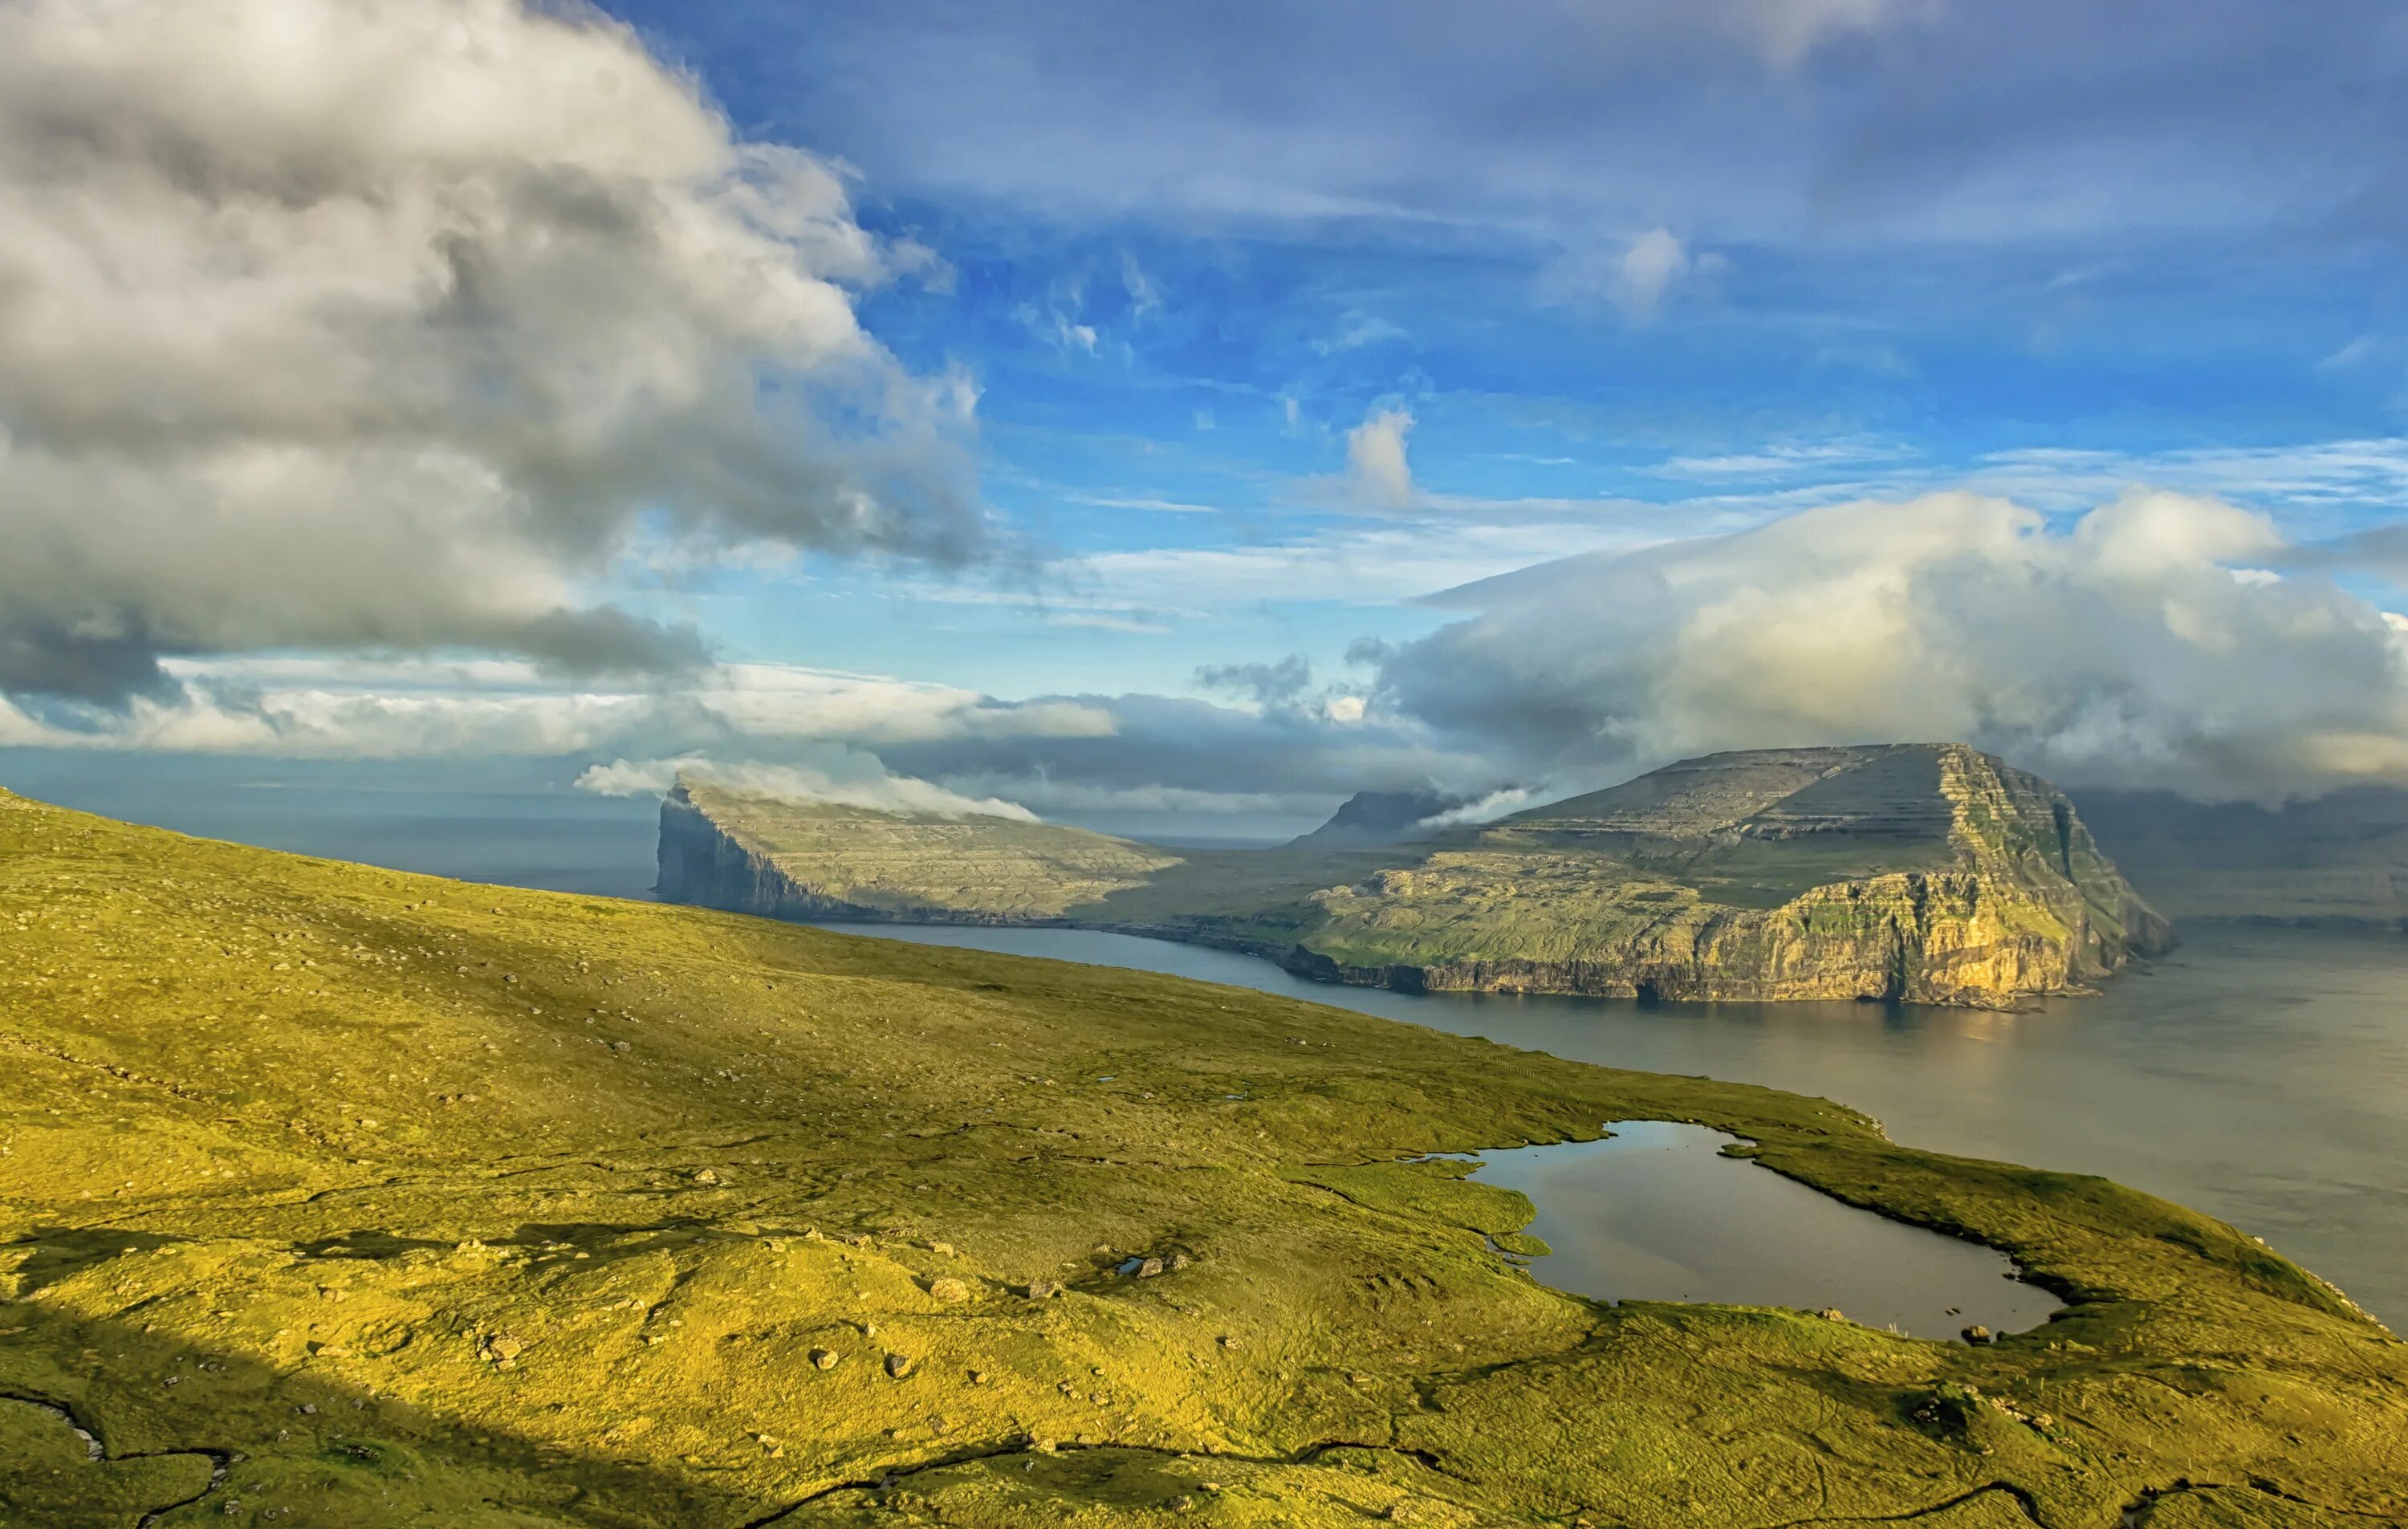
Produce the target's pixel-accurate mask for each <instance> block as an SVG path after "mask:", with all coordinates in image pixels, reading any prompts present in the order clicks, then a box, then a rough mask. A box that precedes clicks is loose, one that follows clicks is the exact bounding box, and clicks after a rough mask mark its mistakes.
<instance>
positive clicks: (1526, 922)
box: [661, 744, 2172, 1007]
mask: <svg viewBox="0 0 2408 1529" xmlns="http://www.w3.org/2000/svg"><path fill="white" fill-rule="evenodd" d="M797 824H800V825H802V826H801V827H800V828H798V827H797V826H796V825H797ZM661 886H662V890H663V893H664V895H667V896H671V897H674V898H677V899H679V900H682V901H690V902H696V903H702V904H705V905H708V906H711V907H727V908H737V909H742V910H746V911H753V912H769V913H782V914H788V915H794V916H803V917H810V916H827V915H830V914H837V915H843V914H847V913H851V914H853V915H856V916H859V915H863V914H867V916H873V917H881V918H896V919H925V920H932V921H953V922H1068V923H1079V924H1084V925H1092V926H1096V927H1102V928H1115V929H1125V930H1133V931H1137V932H1141V933H1148V934H1157V935H1166V936H1173V937H1178V938H1184V939H1193V940H1199V941H1205V942H1210V943H1215V944H1222V945H1229V946H1235V947H1238V948H1240V949H1246V950H1255V951H1258V952H1260V953H1263V954H1266V955H1269V956H1272V957H1273V958H1275V959H1279V960H1281V961H1283V962H1284V963H1286V964H1287V965H1290V966H1292V967H1294V968H1295V969H1297V970H1298V971H1303V972H1307V973H1309V974H1312V975H1314V976H1319V977H1323V978H1326V979H1332V980H1337V981H1347V982H1360V983H1371V984H1378V985H1385V986H1396V987H1409V988H1416V989H1431V990H1475V991H1492V992H1494V991H1506V992H1544V993H1593V994H1598V995H1620V996H1633V995H1636V996H1652V997H1659V998H1667V999H1684V1000H1689V999H1727V1000H1767V1001H1780V1000H1791V999H1832V998H1865V999H1895V1000H1901V1001H1906V1002H1915V1003H1935V1004H1963V1005H1974V1006H1981V1007H2012V1006H2014V1005H2015V1004H2017V1003H2019V1002H2023V1001H2026V1000H2028V999H2030V998H2032V997H2035V996H2038V995H2042V994H2049V993H2080V992H2084V991H2085V990H2087V989H2088V988H2089V987H2090V986H2091V985H2092V984H2094V983H2096V982H2097V981H2098V980H2100V979H2102V978H2104V977H2107V976H2109V975H2111V974H2113V973H2114V972H2115V971H2117V970H2119V969H2121V968H2122V967H2124V966H2125V965H2128V963H2129V962H2130V961H2131V960H2133V959H2134V958H2135V957H2136V956H2145V955H2148V954H2150V953H2153V952H2156V951H2159V950H2164V949H2166V948H2167V947H2168V946H2170V945H2171V941H2172V931H2171V926H2170V925H2169V924H2167V922H2165V921H2164V920H2163V919H2161V918H2159V917H2158V916H2157V914H2156V913H2155V912H2153V911H2152V910H2151V909H2150V908H2149V907H2147V905H2146V904H2144V903H2143V902H2142V900H2141V899H2140V898H2139V897H2138V896H2137V895H2136V894H2134V893H2133V892H2132V889H2131V888H2130V887H2128V885H2126V884H2125V882H2124V880H2123V879H2122V877H2121V876H2119V875H2118V874H2117V872H2116V870H2115V867H2114V865H2113V864H2111V863H2110V862H2109V861H2108V860H2107V858H2106V857H2105V856H2104V855H2103V854H2101V853H2100V850H2099V848H2098V846H2097V844H2095V843H2094V842H2093V841H2092V839H2091V837H2090V835H2089V833H2088V831H2087V830H2086V829H2085V827H2084V826H2083V824H2082V822H2081V820H2080V818H2079V817H2078V815H2077V814H2076V813H2075V812H2074V810H2073V807H2072V805H2071V803H2070V802H2069V801H2068V800H2067V799H2066V798H2065V796H2064V795H2063V794H2062V793H2058V792H2057V791H2056V790H2055V789H2054V788H2053V787H2051V786H2049V785H2048V783H2047V782H2045V781H2043V780H2041V779H2038V778H2036V777H2034V776H2031V775H2028V774H2026V773H2025V772H2023V771H2020V770H2015V769H2012V768H2009V767H2007V766H2006V765H2003V764H2000V763H1999V762H1998V761H1997V760H1994V759H1991V758H1989V757H1988V756H1986V755H1985V754H1982V753H1980V752H1978V751H1976V750H1972V749H1970V748H1966V747H1963V746H1961V745H1954V744H1931V745H1891V746H1870V747H1861V748H1849V749H1798V750H1756V751H1751V752H1745V753H1730V754H1716V755H1713V756H1710V757H1707V758H1704V759H1697V760H1688V761H1684V762H1683V763H1681V764H1674V765H1670V766H1668V767H1666V768H1664V769H1662V770H1658V771H1656V772H1655V773H1653V774H1651V775H1647V776H1643V777H1641V778H1640V779H1637V780H1633V781H1630V782H1628V783H1627V784H1625V785H1622V786H1617V787H1615V788H1613V790H1611V791H1604V792H1598V793H1593V794H1591V795H1587V796H1582V797H1577V798H1574V799H1572V800H1570V801H1566V802H1559V803H1556V804H1555V805H1553V806H1550V807H1541V808H1539V809H1536V810H1533V811H1529V812H1525V813H1521V814H1518V815H1516V816H1514V817H1511V818H1507V819H1504V820H1503V821H1501V822H1496V823H1492V824H1488V825H1485V826H1482V827H1468V828H1456V829H1450V830H1447V831H1445V832H1443V833H1441V834H1440V835H1438V836H1434V837H1431V838H1428V839H1426V840H1424V841H1421V842H1418V843H1413V844H1408V845H1385V846H1380V845H1374V846H1369V847H1352V848H1349V847H1340V848H1325V846H1324V844H1323V843H1321V842H1316V840H1315V839H1314V837H1313V836H1308V837H1307V838H1306V839H1304V840H1299V841H1298V842H1297V844H1295V845H1292V846H1289V847H1287V848H1286V849H1283V850H1240V851H1196V852H1177V851H1171V850H1153V849H1150V848H1148V847H1145V846H1141V845H1136V844H1132V843H1129V842H1128V841H1125V840H1119V839H1110V838H1105V837H1103V836H1098V835H1093V834H1085V833H1082V831H1080V830H1076V829H1066V828H1057V827H1052V826H1050V825H1042V824H1030V823H1021V822H1005V821H1001V820H994V819H964V820H960V821H954V822H938V821H931V820H921V819H900V818H890V817H882V816H881V815H878V814H863V813H857V812H853V811H852V810H851V809H845V808H828V807H796V806H781V805H773V804H766V803H760V802H758V801H756V800H750V799H743V798H737V797H732V796H728V795H726V794H724V793H711V792H709V791H708V790H703V791H701V792H700V793H699V794H696V793H694V792H688V793H683V794H681V795H680V796H676V797H673V798H672V799H671V800H670V802H669V803H668V804H667V807H665V808H664V812H663V819H662V881H661Z"/></svg>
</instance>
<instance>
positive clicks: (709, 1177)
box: [690, 1168, 719, 1184]
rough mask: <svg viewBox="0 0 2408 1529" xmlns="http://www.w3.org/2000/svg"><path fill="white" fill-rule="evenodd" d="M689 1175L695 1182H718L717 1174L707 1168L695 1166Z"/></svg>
mask: <svg viewBox="0 0 2408 1529" xmlns="http://www.w3.org/2000/svg"><path fill="white" fill-rule="evenodd" d="M690 1177H691V1178H692V1179H694V1181H695V1183H697V1184H716V1183H718V1182H719V1175H717V1174H716V1173H713V1172H712V1171H711V1170H710V1169H709V1168H696V1169H695V1170H694V1172H693V1174H692V1175H691V1176H690Z"/></svg>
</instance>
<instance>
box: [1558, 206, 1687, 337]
mask: <svg viewBox="0 0 2408 1529" xmlns="http://www.w3.org/2000/svg"><path fill="white" fill-rule="evenodd" d="M1728 269H1729V262H1728V261H1727V260H1726V259H1725V258H1724V257H1723V256H1721V255H1719V254H1714V253H1705V254H1699V253H1696V252H1694V251H1692V250H1690V249H1689V247H1688V246H1687V245H1686V244H1684V242H1682V239H1681V237H1680V236H1679V235H1677V234H1674V233H1673V232H1672V231H1671V230H1670V229H1669V228H1662V227H1657V228H1651V229H1648V230H1647V231H1645V232H1644V233H1641V234H1640V235H1638V236H1635V237H1633V238H1632V239H1631V240H1630V241H1629V242H1628V243H1627V244H1625V245H1623V246H1622V247H1621V248H1620V249H1619V250H1613V249H1612V248H1607V247H1599V246H1596V245H1584V246H1577V247H1574V248H1571V249H1568V250H1564V251H1562V252H1561V253H1559V254H1558V255H1556V256H1555V259H1554V260H1553V261H1551V262H1549V263H1548V264H1546V265H1545V266H1544V267H1543V268H1542V269H1541V271H1540V273H1539V282H1538V285H1539V293H1540V295H1541V297H1542V298H1544V299H1546V300H1547V301H1550V302H1557V303H1570V304H1575V305H1585V304H1591V303H1598V302H1610V303H1612V304H1613V305H1614V306H1615V307H1619V308H1621V309H1622V311H1623V313H1624V314H1625V315H1626V316H1627V318H1628V319H1629V320H1630V321H1631V322H1634V323H1645V322H1648V321H1650V320H1652V319H1654V318H1655V317H1656V313H1657V312H1658V311H1659V310H1660V309H1662V307H1664V305H1665V303H1666V302H1668V301H1670V298H1671V297H1672V296H1673V294H1674V293H1678V292H1680V291H1682V290H1684V289H1692V290H1695V289H1701V288H1705V287H1707V286H1709V285H1710V284H1711V283H1712V282H1713V280H1714V279H1717V278H1719V277H1720V276H1721V275H1722V274H1723V273H1724V272H1726V271H1727V270H1728Z"/></svg>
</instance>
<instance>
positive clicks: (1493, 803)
mask: <svg viewBox="0 0 2408 1529" xmlns="http://www.w3.org/2000/svg"><path fill="white" fill-rule="evenodd" d="M1539 796H1540V793H1537V792H1535V791H1532V790H1531V789H1529V788H1528V787H1527V786H1507V787H1506V788H1504V789H1503V790H1501V791H1492V792H1490V793H1487V794H1486V795H1484V796H1481V797H1478V798H1476V799H1474V800H1472V801H1469V802H1466V803H1464V804H1463V805H1462V806H1461V807H1449V808H1447V809H1446V810H1445V811H1444V812H1441V813H1438V814H1437V815H1435V816H1433V817H1428V818H1424V819H1423V820H1422V821H1421V822H1420V823H1418V824H1417V825H1416V826H1417V827H1421V828H1433V829H1435V828H1453V827H1455V826H1456V825H1458V824H1462V823H1481V822H1496V821H1497V820H1498V819H1499V818H1502V817H1505V816H1508V815H1509V814H1512V813H1515V812H1519V811H1521V810H1522V809H1523V808H1524V807H1529V806H1532V805H1533V804H1535V803H1536V802H1537V801H1538V800H1539Z"/></svg>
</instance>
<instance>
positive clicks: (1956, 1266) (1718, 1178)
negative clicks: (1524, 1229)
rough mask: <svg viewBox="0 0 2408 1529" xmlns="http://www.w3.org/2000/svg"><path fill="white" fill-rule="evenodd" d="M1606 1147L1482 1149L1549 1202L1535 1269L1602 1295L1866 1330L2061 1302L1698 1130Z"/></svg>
mask: <svg viewBox="0 0 2408 1529" xmlns="http://www.w3.org/2000/svg"><path fill="white" fill-rule="evenodd" d="M1611 1129H1612V1130H1613V1136H1608V1137H1606V1138H1605V1139H1604V1140H1602V1141H1571V1142H1562V1143H1558V1144H1555V1145H1552V1146H1545V1147H1516V1148H1512V1149H1510V1150H1501V1151H1484V1152H1481V1153H1479V1154H1477V1161H1478V1162H1479V1163H1480V1164H1481V1165H1482V1166H1481V1167H1480V1168H1479V1169H1477V1170H1476V1171H1475V1172H1474V1173H1473V1174H1472V1175H1471V1177H1472V1178H1473V1179H1476V1180H1477V1181H1479V1182H1481V1183H1484V1184H1496V1185H1498V1186H1499V1187H1500V1188H1504V1189H1512V1190H1519V1191H1521V1192H1522V1193H1524V1194H1526V1195H1527V1196H1529V1198H1530V1202H1531V1203H1532V1204H1533V1205H1535V1206H1536V1207H1538V1211H1539V1214H1538V1219H1537V1220H1536V1221H1533V1222H1531V1223H1530V1225H1529V1228H1528V1230H1529V1231H1530V1232H1531V1233H1533V1234H1534V1235H1536V1236H1539V1237H1541V1238H1542V1239H1544V1240H1545V1242H1546V1244H1547V1246H1548V1247H1550V1248H1551V1249H1553V1250H1554V1251H1553V1252H1550V1253H1547V1254H1544V1255H1542V1256H1541V1257H1539V1258H1537V1259H1534V1260H1532V1261H1531V1265H1530V1273H1531V1274H1532V1275H1533V1276H1535V1277H1536V1278H1537V1279H1539V1280H1540V1281H1541V1283H1544V1284H1548V1285H1552V1286H1554V1287H1555V1289H1557V1290H1568V1291H1571V1292H1573V1293H1576V1294H1581V1295H1588V1296H1593V1297H1595V1298H1597V1299H1599V1300H1611V1301H1625V1300H1639V1301H1713V1302H1719V1303H1721V1304H1724V1305H1729V1306H1781V1307H1803V1308H1807V1309H1809V1310H1821V1309H1824V1308H1838V1309H1839V1310H1840V1311H1842V1312H1843V1313H1844V1314H1846V1316H1847V1317H1848V1318H1849V1319H1850V1320H1851V1321H1854V1322H1862V1323H1864V1324H1865V1325H1867V1326H1869V1327H1893V1326H1894V1327H1896V1328H1897V1330H1898V1331H1899V1332H1901V1333H1911V1334H1914V1336H1917V1337H1954V1336H1957V1334H1958V1333H1960V1332H1962V1331H1963V1330H1964V1329H1965V1328H1966V1327H1967V1326H1969V1325H1971V1324H1973V1323H1976V1322H1978V1323H1980V1324H1981V1325H1983V1326H1985V1327H1987V1328H1988V1329H1989V1330H1990V1331H1991V1332H1993V1333H2014V1332H2020V1331H2022V1330H2023V1329H2025V1328H2028V1327H2033V1326H2037V1325H2038V1324H2039V1323H2041V1322H2045V1321H2046V1320H2047V1319H2048V1314H2049V1313H2050V1312H2052V1311H2054V1310H2056V1309H2057V1306H2058V1303H2057V1300H2056V1299H2055V1297H2053V1296H2051V1295H2050V1294H2049V1293H2047V1292H2046V1291H2044V1290H2042V1289H2040V1288H2039V1287H2037V1286H2034V1285H2028V1284H2026V1283H2024V1282H2023V1281H2022V1280H2020V1279H2015V1278H2014V1272H2015V1271H2014V1265H2013V1264H2012V1263H2010V1262H2009V1261H2008V1260H2007V1258H2006V1257H2005V1255H2003V1254H2001V1253H1999V1252H1997V1251H1995V1250H1991V1249H1988V1248H1984V1247H1981V1246H1979V1245H1978V1244H1975V1243H1971V1242H1964V1241H1960V1240H1958V1239H1957V1238H1956V1237H1951V1236H1942V1235H1941V1234H1939V1233H1937V1232H1930V1231H1926V1230H1925V1229H1923V1228H1922V1227H1919V1226H1908V1225H1906V1224H1904V1223H1903V1222H1894V1221H1890V1220H1887V1219H1886V1218H1885V1217H1881V1216H1876V1215H1874V1214H1873V1213H1872V1212H1871V1211H1869V1210H1859V1209H1857V1208H1856V1207H1854V1206H1851V1205H1845V1204H1842V1202H1840V1201H1838V1200H1834V1199H1832V1198H1831V1197H1830V1196H1828V1195H1827V1194H1820V1193H1816V1192H1814V1191H1813V1190H1811V1189H1808V1188H1807V1187H1806V1186H1805V1185H1803V1184H1800V1183H1798V1182H1796V1181H1795V1180H1793V1179H1784V1178H1782V1177H1781V1176H1780V1175H1779V1174H1777V1173H1774V1172H1773V1171H1772V1170H1771V1169H1770V1168H1764V1167H1759V1166H1757V1165H1755V1164H1753V1163H1750V1162H1747V1161H1746V1160H1744V1159H1742V1158H1735V1157H1726V1156H1724V1155H1723V1153H1722V1149H1723V1148H1724V1147H1725V1146H1727V1145H1728V1144H1730V1143H1731V1142H1733V1141H1734V1140H1736V1139H1737V1138H1735V1137H1732V1136H1725V1135H1723V1134H1722V1133H1721V1132H1719V1131H1710V1130H1708V1129H1707V1128H1706V1127H1704V1126H1701V1125H1683V1124H1678V1123H1675V1122H1670V1121H1617V1122H1614V1123H1613V1126H1612V1128H1611Z"/></svg>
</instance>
